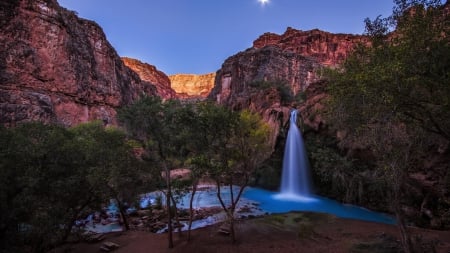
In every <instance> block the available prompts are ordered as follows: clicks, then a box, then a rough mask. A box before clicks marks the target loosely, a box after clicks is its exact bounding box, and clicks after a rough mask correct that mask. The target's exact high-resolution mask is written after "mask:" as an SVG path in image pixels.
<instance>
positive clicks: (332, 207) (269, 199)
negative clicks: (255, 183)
mask: <svg viewBox="0 0 450 253" xmlns="http://www.w3.org/2000/svg"><path fill="white" fill-rule="evenodd" d="M278 196H279V193H278V192H271V191H267V190H263V189H259V188H250V187H249V188H247V190H246V191H245V192H244V195H243V197H244V198H246V199H249V200H252V201H255V202H257V203H259V206H258V207H259V208H261V209H262V210H264V211H266V212H268V213H286V212H290V211H309V212H318V213H328V214H332V215H335V216H337V217H340V218H348V219H357V220H365V221H372V222H379V223H386V224H395V219H394V218H393V217H391V216H389V215H386V214H383V213H378V212H373V211H370V210H368V209H365V208H362V207H359V206H354V205H348V204H341V203H339V202H337V201H334V200H331V199H327V198H324V197H320V196H314V195H310V196H309V197H305V198H301V197H299V199H298V200H297V201H295V200H294V199H285V198H282V197H281V198H280V197H278Z"/></svg>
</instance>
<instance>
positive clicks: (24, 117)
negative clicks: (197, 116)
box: [0, 0, 156, 126]
mask: <svg viewBox="0 0 450 253" xmlns="http://www.w3.org/2000/svg"><path fill="white" fill-rule="evenodd" d="M143 93H146V94H149V95H155V94H156V93H155V88H154V86H153V85H151V84H149V83H148V82H143V81H141V80H140V78H139V77H138V75H137V74H136V73H134V72H133V71H131V70H130V69H129V68H127V67H126V66H125V65H124V64H123V62H122V60H121V59H120V57H119V56H118V55H117V53H116V51H115V50H114V48H113V47H112V46H111V45H110V44H109V42H108V41H107V40H106V37H105V34H104V33H103V31H102V29H101V28H100V27H99V26H98V25H97V24H96V23H94V22H92V21H88V20H84V19H80V18H78V17H77V16H76V14H75V13H74V12H72V11H68V10H66V9H64V8H62V7H60V6H59V5H58V3H57V2H56V0H8V1H1V2H0V124H6V125H14V124H15V123H16V122H23V121H33V120H39V121H43V122H58V123H62V124H64V125H67V126H70V125H74V124H77V123H80V122H85V121H89V120H94V119H99V120H102V121H104V122H105V123H108V124H109V123H114V122H115V115H116V108H118V107H120V106H122V105H126V104H129V103H131V102H132V101H133V100H134V99H136V98H138V96H140V95H141V94H143Z"/></svg>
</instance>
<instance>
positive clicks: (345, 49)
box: [253, 27, 368, 66]
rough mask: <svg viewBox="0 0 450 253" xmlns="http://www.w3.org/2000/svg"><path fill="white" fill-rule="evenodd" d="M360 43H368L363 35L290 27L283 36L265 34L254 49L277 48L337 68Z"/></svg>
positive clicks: (255, 42)
mask: <svg viewBox="0 0 450 253" xmlns="http://www.w3.org/2000/svg"><path fill="white" fill-rule="evenodd" d="M358 43H368V39H367V38H366V37H364V36H361V35H353V34H333V33H329V32H324V31H321V30H317V29H314V30H310V31H300V30H296V29H293V28H291V27H288V28H287V30H286V32H285V33H284V34H282V35H278V34H274V33H265V34H263V35H261V36H260V37H259V38H258V39H256V40H255V41H254V42H253V47H254V48H263V47H265V46H269V45H272V46H276V47H279V48H281V49H282V50H284V51H291V52H293V53H295V54H299V55H302V56H305V57H312V58H314V59H315V60H316V61H317V62H319V63H320V64H323V65H326V66H336V65H337V64H339V63H342V61H343V60H344V59H346V58H347V56H348V54H349V53H350V52H351V51H352V49H353V48H354V46H355V45H357V44H358Z"/></svg>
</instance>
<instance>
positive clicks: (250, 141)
mask: <svg viewBox="0 0 450 253" xmlns="http://www.w3.org/2000/svg"><path fill="white" fill-rule="evenodd" d="M234 115H236V116H234ZM230 116H231V117H228V118H223V119H222V124H224V123H225V122H227V121H228V123H226V124H225V125H228V128H227V129H226V131H227V134H226V135H224V136H221V137H220V138H222V142H221V144H222V145H220V147H219V149H218V160H217V161H216V164H217V165H216V166H214V167H211V168H210V169H211V175H212V177H213V179H214V180H215V181H216V185H217V197H218V198H219V202H220V204H221V206H222V208H223V210H224V211H225V212H226V214H227V218H228V222H229V225H230V233H231V240H232V241H233V242H235V241H236V234H235V227H234V222H235V212H236V207H237V205H238V203H239V200H240V198H241V196H242V193H243V192H244V189H245V187H246V186H247V185H248V183H249V180H250V177H251V175H252V174H253V173H254V172H255V170H256V169H257V168H258V166H259V165H261V164H262V163H263V162H264V158H266V157H267V156H268V153H269V152H270V151H271V150H270V146H269V142H268V138H269V127H268V126H267V125H266V124H265V123H264V122H263V121H262V120H261V118H260V116H259V115H257V114H253V113H251V112H250V111H246V110H244V111H242V112H240V113H239V114H237V113H232V114H231V115H230ZM222 185H225V186H228V187H229V189H230V196H229V197H230V202H229V203H230V205H226V204H225V201H224V199H223V198H222V195H221V186H222ZM234 186H237V187H238V192H237V195H235V194H234V191H233V187H234Z"/></svg>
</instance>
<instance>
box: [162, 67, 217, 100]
mask: <svg viewBox="0 0 450 253" xmlns="http://www.w3.org/2000/svg"><path fill="white" fill-rule="evenodd" d="M215 77H216V74H215V73H209V74H204V75H194V74H176V75H170V76H169V79H170V83H171V84H170V85H171V87H172V89H174V90H175V91H176V93H177V97H178V98H197V99H203V98H206V97H207V96H208V94H209V93H210V92H211V90H212V88H213V87H214V79H215Z"/></svg>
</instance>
